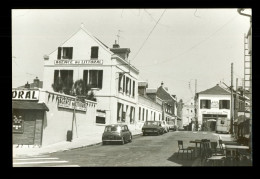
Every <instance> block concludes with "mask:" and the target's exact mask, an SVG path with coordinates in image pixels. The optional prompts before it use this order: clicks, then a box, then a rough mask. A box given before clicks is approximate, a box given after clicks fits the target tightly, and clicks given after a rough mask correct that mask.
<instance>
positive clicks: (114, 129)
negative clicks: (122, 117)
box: [105, 126, 121, 132]
mask: <svg viewBox="0 0 260 179" xmlns="http://www.w3.org/2000/svg"><path fill="white" fill-rule="evenodd" d="M120 130H121V128H120V126H107V127H106V128H105V132H120Z"/></svg>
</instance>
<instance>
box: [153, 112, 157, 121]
mask: <svg viewBox="0 0 260 179" xmlns="http://www.w3.org/2000/svg"><path fill="white" fill-rule="evenodd" d="M155 118H156V113H155V112H154V116H153V119H154V121H155Z"/></svg>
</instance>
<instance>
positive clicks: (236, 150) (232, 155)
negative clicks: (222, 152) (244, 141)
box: [225, 145, 249, 160]
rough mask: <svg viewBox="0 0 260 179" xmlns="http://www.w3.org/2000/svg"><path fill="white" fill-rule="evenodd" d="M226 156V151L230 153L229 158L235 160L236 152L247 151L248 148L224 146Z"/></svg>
mask: <svg viewBox="0 0 260 179" xmlns="http://www.w3.org/2000/svg"><path fill="white" fill-rule="evenodd" d="M225 149H226V154H227V151H230V157H231V159H232V160H233V159H234V158H235V155H236V154H237V152H238V150H248V149H249V147H248V146H243V145H225Z"/></svg>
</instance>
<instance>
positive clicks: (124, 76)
mask: <svg viewBox="0 0 260 179" xmlns="http://www.w3.org/2000/svg"><path fill="white" fill-rule="evenodd" d="M129 53H130V49H129V48H120V47H119V45H118V44H114V45H113V48H109V47H107V46H106V45H104V44H103V43H102V42H101V41H100V40H98V39H97V38H96V37H94V36H93V35H92V34H90V33H89V32H88V31H87V30H86V29H85V28H84V27H83V26H81V27H80V29H79V30H78V31H77V32H76V33H75V34H73V35H72V36H71V37H70V38H69V39H67V40H66V41H65V42H64V43H62V44H60V46H59V47H57V49H55V50H54V51H53V52H51V53H50V54H49V55H48V56H45V57H44V78H43V81H44V82H43V88H44V89H45V90H47V91H53V88H52V84H54V83H55V82H56V80H57V79H58V77H60V78H61V80H62V81H63V83H65V84H67V85H68V86H71V84H70V83H69V82H68V81H69V80H68V79H69V78H71V79H73V81H74V82H75V81H76V80H79V79H82V80H83V81H84V82H85V84H87V85H89V86H90V87H91V89H92V90H93V91H94V94H95V97H96V99H97V118H96V123H97V124H99V125H100V124H111V123H118V122H119V123H120V122H125V123H127V124H131V125H134V123H135V119H136V113H135V111H136V104H137V99H138V92H137V85H138V84H137V80H138V75H139V71H138V70H137V69H136V68H135V67H134V66H132V65H129V61H128V56H129ZM130 128H131V127H130Z"/></svg>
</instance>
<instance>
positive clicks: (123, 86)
mask: <svg viewBox="0 0 260 179" xmlns="http://www.w3.org/2000/svg"><path fill="white" fill-rule="evenodd" d="M123 92H125V76H123Z"/></svg>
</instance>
